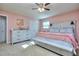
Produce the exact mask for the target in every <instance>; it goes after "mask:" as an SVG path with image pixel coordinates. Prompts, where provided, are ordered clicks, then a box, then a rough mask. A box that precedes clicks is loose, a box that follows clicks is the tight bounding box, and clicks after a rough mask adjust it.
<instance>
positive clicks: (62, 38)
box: [33, 27, 78, 56]
mask: <svg viewBox="0 0 79 59" xmlns="http://www.w3.org/2000/svg"><path fill="white" fill-rule="evenodd" d="M52 29H53V30H52ZM52 29H50V31H49V32H39V33H38V35H37V36H36V37H35V38H33V39H34V41H35V43H36V44H37V45H40V46H42V47H44V48H46V49H49V50H51V51H54V52H56V53H58V54H60V55H65V56H71V55H75V54H76V52H75V49H76V48H77V46H78V44H77V42H76V40H75V37H74V32H73V28H72V27H64V28H52Z"/></svg>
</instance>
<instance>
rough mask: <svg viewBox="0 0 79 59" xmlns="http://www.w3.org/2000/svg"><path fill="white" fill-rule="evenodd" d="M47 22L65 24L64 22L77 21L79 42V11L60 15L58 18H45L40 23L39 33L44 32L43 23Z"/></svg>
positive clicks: (78, 38)
mask: <svg viewBox="0 0 79 59" xmlns="http://www.w3.org/2000/svg"><path fill="white" fill-rule="evenodd" d="M45 20H48V21H49V22H50V23H57V24H58V23H64V22H67V21H71V20H75V21H76V32H77V33H76V34H77V35H76V37H77V40H78V42H79V10H75V11H72V12H68V13H64V14H60V15H57V16H51V17H48V18H44V19H41V20H40V21H39V22H40V24H39V25H40V29H39V31H44V29H43V28H42V22H43V21H45Z"/></svg>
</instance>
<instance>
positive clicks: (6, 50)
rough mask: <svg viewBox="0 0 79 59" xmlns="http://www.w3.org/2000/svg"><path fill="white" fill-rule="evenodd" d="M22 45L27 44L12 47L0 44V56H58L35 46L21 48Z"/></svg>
mask: <svg viewBox="0 0 79 59" xmlns="http://www.w3.org/2000/svg"><path fill="white" fill-rule="evenodd" d="M24 44H28V42H23V43H17V44H14V45H7V44H0V56H58V55H57V54H55V53H53V52H50V51H48V50H45V49H43V48H41V47H38V46H36V45H33V46H29V47H27V48H23V47H22V45H24Z"/></svg>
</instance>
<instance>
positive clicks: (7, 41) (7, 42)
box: [0, 14, 9, 44]
mask: <svg viewBox="0 0 79 59" xmlns="http://www.w3.org/2000/svg"><path fill="white" fill-rule="evenodd" d="M0 15H1V16H5V17H6V44H9V40H8V39H9V38H8V16H7V15H4V14H0Z"/></svg>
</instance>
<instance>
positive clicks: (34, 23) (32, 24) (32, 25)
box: [29, 20, 39, 38]
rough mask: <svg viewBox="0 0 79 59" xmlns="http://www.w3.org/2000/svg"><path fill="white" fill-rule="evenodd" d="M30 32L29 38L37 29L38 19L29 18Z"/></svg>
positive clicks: (34, 34)
mask: <svg viewBox="0 0 79 59" xmlns="http://www.w3.org/2000/svg"><path fill="white" fill-rule="evenodd" d="M29 30H30V34H31V38H32V37H35V36H36V34H37V33H38V30H39V21H38V20H30V27H29Z"/></svg>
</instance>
